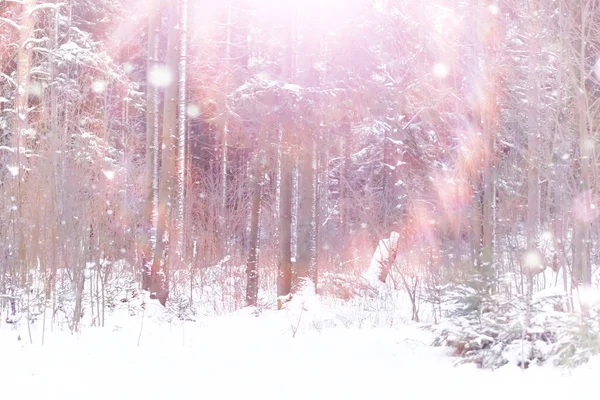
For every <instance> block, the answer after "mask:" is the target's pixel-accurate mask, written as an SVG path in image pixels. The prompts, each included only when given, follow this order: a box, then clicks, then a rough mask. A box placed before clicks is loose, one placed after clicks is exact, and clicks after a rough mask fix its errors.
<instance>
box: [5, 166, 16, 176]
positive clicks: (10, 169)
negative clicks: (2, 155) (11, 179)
mask: <svg viewBox="0 0 600 400" xmlns="http://www.w3.org/2000/svg"><path fill="white" fill-rule="evenodd" d="M6 168H8V172H10V174H11V175H12V176H17V175H19V167H17V166H14V165H7V166H6Z"/></svg>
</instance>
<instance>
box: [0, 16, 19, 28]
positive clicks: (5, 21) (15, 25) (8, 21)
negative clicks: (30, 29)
mask: <svg viewBox="0 0 600 400" xmlns="http://www.w3.org/2000/svg"><path fill="white" fill-rule="evenodd" d="M0 22H4V23H5V24H7V25H9V26H10V27H12V28H13V29H16V30H17V31H20V30H21V29H23V27H22V26H21V25H19V24H17V23H16V22H15V21H13V20H12V19H9V18H4V17H0Z"/></svg>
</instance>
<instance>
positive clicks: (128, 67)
mask: <svg viewBox="0 0 600 400" xmlns="http://www.w3.org/2000/svg"><path fill="white" fill-rule="evenodd" d="M123 71H125V73H127V74H130V73H131V72H133V64H131V63H128V62H126V63H124V64H123Z"/></svg>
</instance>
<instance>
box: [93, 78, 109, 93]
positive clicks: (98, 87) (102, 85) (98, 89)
mask: <svg viewBox="0 0 600 400" xmlns="http://www.w3.org/2000/svg"><path fill="white" fill-rule="evenodd" d="M92 90H93V91H94V92H95V93H102V92H104V91H105V90H106V82H104V81H94V82H93V83H92Z"/></svg>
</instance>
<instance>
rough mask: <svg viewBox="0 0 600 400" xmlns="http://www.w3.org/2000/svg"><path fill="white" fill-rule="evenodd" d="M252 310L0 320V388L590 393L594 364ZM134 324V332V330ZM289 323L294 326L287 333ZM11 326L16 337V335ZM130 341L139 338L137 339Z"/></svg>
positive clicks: (246, 393)
mask: <svg viewBox="0 0 600 400" xmlns="http://www.w3.org/2000/svg"><path fill="white" fill-rule="evenodd" d="M305 308H306V309H303V310H302V311H300V307H298V305H297V304H296V305H295V306H294V304H292V305H291V306H290V307H289V309H287V310H282V311H274V310H273V311H264V312H263V313H262V314H261V315H260V316H258V317H257V316H255V315H253V314H252V312H251V311H250V310H248V309H245V310H241V311H239V312H237V313H235V314H233V315H229V316H221V317H204V318H199V319H198V320H197V321H196V322H186V323H181V322H179V321H170V322H169V321H166V320H165V318H164V315H163V314H162V312H161V310H160V308H159V306H156V305H150V306H147V309H146V312H145V315H144V317H143V326H142V318H141V316H137V317H130V316H121V317H119V315H114V316H112V317H111V318H110V319H107V324H106V326H105V327H104V328H84V329H83V330H82V332H81V333H79V334H77V335H71V334H70V333H68V332H65V331H59V330H56V329H55V331H54V332H46V336H45V344H44V345H43V346H42V345H41V344H40V338H41V337H40V332H39V330H38V327H37V326H33V328H32V329H33V330H32V337H33V341H34V343H33V344H30V343H29V337H28V334H27V329H26V327H23V326H21V327H20V332H17V331H15V330H14V329H11V328H10V326H7V325H6V324H5V325H3V326H1V327H0V357H1V360H2V361H1V362H0V382H1V386H0V398H1V399H7V400H13V399H18V400H20V399H42V398H43V399H60V400H67V399H78V400H81V399H86V400H91V399H103V400H109V399H110V400H114V399H170V400H174V399H189V398H209V399H235V398H246V399H253V398H256V399H261V400H262V399H282V398H285V399H307V398H312V399H338V398H339V399H354V398H357V399H358V398H362V399H366V398H368V399H436V398H439V399H461V400H467V399H481V398H485V399H504V400H505V399H528V398H542V399H545V400H549V399H561V400H562V399H565V398H576V399H577V400H585V399H598V398H599V396H600V394H599V393H598V389H597V387H596V381H595V379H594V378H595V376H596V375H597V373H598V371H600V362H598V360H594V361H593V362H592V363H590V364H588V365H585V366H583V367H580V368H578V369H576V370H574V371H572V372H571V373H569V372H565V371H561V370H558V369H555V368H553V367H543V368H540V367H533V368H531V369H529V370H527V371H525V373H523V372H522V371H521V370H520V369H519V368H518V367H515V366H506V367H503V368H501V369H499V370H496V371H493V372H492V371H482V370H478V369H477V368H476V367H474V366H468V365H462V366H458V367H455V366H454V362H455V360H454V359H452V358H450V357H449V356H448V350H446V349H443V348H432V347H429V346H428V344H429V343H430V340H431V338H430V337H429V336H428V334H427V333H426V332H424V331H423V330H421V329H419V327H418V326H417V325H414V324H406V323H400V322H396V323H394V326H393V327H368V326H363V327H362V328H360V329H359V328H356V327H353V328H349V327H345V326H343V325H342V324H339V323H336V320H335V317H332V316H327V315H325V316H324V314H323V313H322V312H321V311H319V312H318V313H315V312H313V310H314V309H315V308H316V307H313V306H312V305H311V304H309V305H308V306H307V307H305ZM140 332H141V334H140ZM294 332H296V333H295V335H294ZM18 335H21V340H20V341H19V340H17V336H18ZM138 341H139V346H138Z"/></svg>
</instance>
